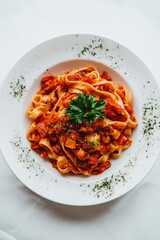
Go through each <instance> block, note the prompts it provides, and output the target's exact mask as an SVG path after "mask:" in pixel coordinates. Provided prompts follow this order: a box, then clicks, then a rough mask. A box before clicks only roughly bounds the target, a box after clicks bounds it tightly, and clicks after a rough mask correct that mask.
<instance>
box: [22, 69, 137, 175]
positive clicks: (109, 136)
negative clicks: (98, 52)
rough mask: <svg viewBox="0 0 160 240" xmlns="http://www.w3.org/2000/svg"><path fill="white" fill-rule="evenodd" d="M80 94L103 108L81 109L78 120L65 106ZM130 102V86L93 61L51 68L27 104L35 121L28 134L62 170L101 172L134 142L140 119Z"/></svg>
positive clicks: (41, 150) (43, 152)
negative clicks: (59, 71)
mask: <svg viewBox="0 0 160 240" xmlns="http://www.w3.org/2000/svg"><path fill="white" fill-rule="evenodd" d="M82 96H85V97H86V98H87V99H89V100H90V101H93V102H94V104H92V105H94V106H98V104H102V105H103V108H102V109H101V110H100V112H98V110H96V111H97V112H96V113H95V116H94V117H95V118H94V119H90V120H87V117H89V116H90V117H93V115H94V113H93V111H91V112H90V113H88V111H89V110H88V108H86V109H85V113H84V115H82V113H81V112H80V114H81V115H79V116H81V119H79V120H77V121H79V122H74V121H72V120H73V119H71V115H70V114H69V110H67V109H68V108H69V107H70V106H71V103H72V104H73V103H76V101H77V102H78V99H79V98H80V97H82ZM89 100H86V103H87V101H89ZM97 102H98V103H97ZM88 104H89V103H88ZM104 104H105V105H104ZM131 105H132V95H131V92H130V91H129V89H127V88H126V87H125V86H123V85H122V84H118V83H116V82H114V81H113V80H112V79H111V77H110V76H109V75H108V74H107V73H106V72H105V71H104V72H103V73H102V74H101V75H100V73H99V72H98V70H97V69H96V68H95V67H93V66H85V67H83V68H78V69H73V70H71V71H70V72H66V73H62V74H59V75H57V76H53V75H51V74H50V75H48V76H45V77H43V78H42V79H41V88H40V90H39V91H38V92H37V94H36V95H35V96H34V98H33V99H32V104H31V106H30V107H29V108H28V111H27V113H28V117H29V119H30V120H31V125H30V128H29V130H28V132H27V139H28V140H29V141H30V142H31V148H32V149H33V150H35V151H36V152H38V153H39V154H40V156H41V157H42V158H46V159H48V160H49V161H50V162H51V164H52V166H53V167H54V168H56V169H57V170H58V171H59V172H60V173H61V174H68V173H72V174H81V175H86V176H90V175H98V174H100V173H102V172H103V171H105V170H106V169H107V168H109V167H110V166H111V159H116V158H118V157H119V156H120V155H121V153H122V151H123V150H124V149H126V148H128V147H130V146H131V144H132V140H131V139H130V136H131V134H132V130H133V129H134V128H136V126H137V124H138V122H137V119H136V117H135V116H134V113H133V109H132V107H131ZM104 106H105V107H104ZM81 108H84V106H81ZM97 109H100V107H99V108H98V107H97ZM73 110H74V111H76V110H77V107H76V106H74V108H73ZM74 111H73V113H74ZM89 114H90V115H89ZM84 116H85V117H86V118H83V117H84ZM76 117H77V119H78V116H76V114H75V116H74V114H73V118H76ZM80 120H81V121H80Z"/></svg>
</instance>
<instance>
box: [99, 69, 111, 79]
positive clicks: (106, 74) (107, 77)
mask: <svg viewBox="0 0 160 240" xmlns="http://www.w3.org/2000/svg"><path fill="white" fill-rule="evenodd" d="M101 78H104V79H106V80H108V81H111V77H110V76H109V75H108V73H107V72H106V71H103V72H102V74H101Z"/></svg>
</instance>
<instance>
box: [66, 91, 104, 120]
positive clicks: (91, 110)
mask: <svg viewBox="0 0 160 240" xmlns="http://www.w3.org/2000/svg"><path fill="white" fill-rule="evenodd" d="M105 107H106V103H105V101H104V100H103V99H101V100H96V98H94V97H93V96H90V95H88V94H86V93H82V94H79V95H78V97H77V99H73V100H72V101H71V102H70V105H69V106H68V107H67V108H66V113H67V114H68V115H69V116H70V120H71V121H72V122H73V123H77V124H80V123H83V122H87V123H93V122H94V121H95V120H96V119H99V118H105V113H104V111H103V109H104V108H105Z"/></svg>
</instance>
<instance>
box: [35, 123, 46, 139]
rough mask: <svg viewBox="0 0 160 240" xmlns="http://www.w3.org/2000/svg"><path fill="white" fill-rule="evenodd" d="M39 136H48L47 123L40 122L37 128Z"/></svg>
mask: <svg viewBox="0 0 160 240" xmlns="http://www.w3.org/2000/svg"><path fill="white" fill-rule="evenodd" d="M36 128H37V131H38V134H39V135H40V137H41V138H44V137H46V136H47V134H46V132H45V131H46V125H45V122H39V123H38V124H37V126H36Z"/></svg>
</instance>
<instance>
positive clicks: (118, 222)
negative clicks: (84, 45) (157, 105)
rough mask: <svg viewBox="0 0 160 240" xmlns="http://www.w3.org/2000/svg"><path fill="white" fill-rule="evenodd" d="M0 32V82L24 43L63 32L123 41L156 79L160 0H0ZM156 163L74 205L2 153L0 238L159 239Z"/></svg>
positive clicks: (158, 164)
mask: <svg viewBox="0 0 160 240" xmlns="http://www.w3.org/2000/svg"><path fill="white" fill-rule="evenodd" d="M0 33H1V34H0V86H1V84H2V82H3V80H4V78H5V76H6V75H7V73H8V71H9V70H10V68H11V67H12V66H13V65H14V64H15V62H16V61H17V60H18V59H19V58H20V57H21V56H22V55H23V54H24V53H26V52H27V51H28V50H29V49H31V48H32V47H34V46H35V45H37V44H39V43H40V42H42V41H44V40H46V39H49V38H52V37H55V36H58V35H64V34H68V33H94V34H98V35H102V36H106V37H108V38H111V39H114V40H116V41H118V42H120V43H122V44H123V45H125V46H127V47H128V48H130V49H131V50H132V51H134V52H135V53H136V54H137V55H138V56H139V57H140V58H141V59H142V60H143V61H144V62H145V63H146V64H147V65H148V66H149V68H150V70H151V71H152V73H153V75H154V76H155V78H156V79H157V81H159V83H160V1H159V0H133V1H132V0H131V1H130V0H28V1H27V0H0ZM6 111H7V110H6ZM0 114H2V113H0ZM0 137H2V136H1V135H0ZM159 169H160V158H159V159H158V160H157V162H156V164H155V165H154V167H153V168H152V170H151V171H150V173H149V174H148V175H147V177H146V178H145V179H144V180H143V181H142V182H141V183H140V184H139V185H138V186H137V187H136V188H134V189H133V190H132V191H130V192H129V193H128V194H126V195H124V196H123V197H120V198H118V199H116V200H114V201H112V202H109V203H106V204H102V205H98V206H91V207H72V206H65V205H60V204H57V203H54V202H50V201H47V200H45V199H43V198H41V197H39V196H38V195H36V194H34V193H33V192H31V191H30V190H28V189H27V188H26V187H25V186H24V185H23V184H22V183H21V182H20V181H19V180H18V179H17V178H16V176H15V175H14V174H13V173H12V171H11V170H10V169H9V167H8V165H7V164H6V162H5V160H4V159H3V158H2V156H1V155H0V240H9V239H10V240H13V239H14V238H15V239H17V240H52V239H55V240H63V239H65V240H80V239H87V240H97V239H100V240H107V239H109V240H121V239H123V240H128V239H129V240H139V239H140V240H159V239H160V171H159Z"/></svg>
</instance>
